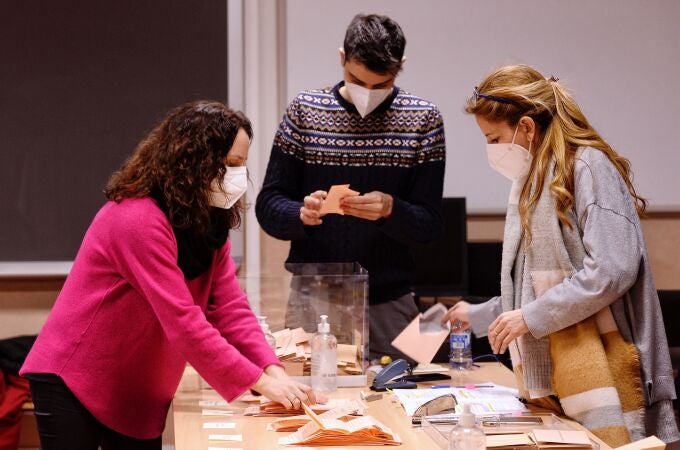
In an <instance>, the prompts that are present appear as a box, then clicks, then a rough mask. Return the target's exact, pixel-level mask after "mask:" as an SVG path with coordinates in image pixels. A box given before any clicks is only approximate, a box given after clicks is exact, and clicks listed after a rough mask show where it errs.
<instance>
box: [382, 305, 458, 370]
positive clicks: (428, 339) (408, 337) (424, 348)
mask: <svg viewBox="0 0 680 450" xmlns="http://www.w3.org/2000/svg"><path fill="white" fill-rule="evenodd" d="M444 314H446V307H445V306H444V305H442V304H441V303H437V304H435V305H434V306H432V307H431V308H430V309H428V310H427V311H425V312H424V313H422V314H420V315H418V316H416V318H415V319H413V321H412V322H411V323H410V324H409V325H408V326H407V327H406V328H405V329H404V330H403V331H402V332H401V333H400V334H399V335H398V336H397V337H396V338H395V339H394V340H393V341H392V345H393V346H394V347H395V348H397V349H398V350H400V351H402V352H403V353H404V354H405V355H407V356H409V357H411V358H413V359H414V360H416V361H417V362H419V363H421V364H429V363H430V362H432V358H434V355H435V354H436V353H437V350H439V347H441V345H442V343H443V342H444V340H445V339H446V338H447V336H448V335H449V326H448V323H447V326H442V325H441V319H442V317H443V316H444Z"/></svg>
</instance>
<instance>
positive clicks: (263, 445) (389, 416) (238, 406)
mask: <svg viewBox="0 0 680 450" xmlns="http://www.w3.org/2000/svg"><path fill="white" fill-rule="evenodd" d="M480 366H481V367H479V368H476V369H474V370H470V371H451V372H450V375H451V377H452V379H451V381H450V383H451V384H452V385H462V384H466V383H483V382H488V381H493V382H494V383H496V384H500V385H503V386H510V387H514V386H516V384H515V377H514V375H513V373H512V372H511V371H510V370H508V369H507V368H506V367H505V366H503V365H501V364H498V363H482V364H480ZM439 383H442V382H441V381H439V382H432V383H422V385H423V386H424V387H425V388H427V386H428V384H439ZM365 390H367V389H365ZM360 391H361V389H359V388H340V389H338V390H337V391H336V392H335V393H333V394H332V395H331V397H337V398H348V399H358V398H359V392H360ZM218 399H220V396H219V394H217V392H215V391H213V390H205V389H204V390H196V391H193V392H178V393H177V395H176V396H175V399H174V401H173V411H174V426H175V449H176V450H207V448H208V447H209V446H210V447H218V448H219V447H223V448H242V449H252V450H269V449H279V448H281V449H284V448H291V447H285V446H278V444H277V442H278V440H279V438H280V437H281V436H285V433H276V432H273V431H267V430H266V427H267V424H268V423H269V422H271V421H272V420H274V418H272V417H244V416H242V415H240V414H238V412H239V411H242V410H243V408H244V407H245V406H246V404H245V403H243V402H234V403H232V404H230V405H229V406H228V407H211V406H207V407H201V406H199V401H200V400H218ZM367 405H368V407H369V408H368V410H367V411H366V413H367V414H370V415H372V416H373V417H375V418H376V419H378V420H379V421H380V422H382V423H384V424H385V425H386V426H388V427H390V428H391V429H392V431H393V432H395V433H397V434H398V435H399V436H400V437H401V440H402V442H403V443H402V445H401V446H399V447H383V448H398V449H403V450H407V449H408V450H415V449H418V450H439V447H437V445H436V444H435V443H434V442H433V441H432V439H431V438H430V437H429V436H428V435H427V434H425V432H424V431H423V430H422V429H420V428H414V427H412V426H411V420H410V418H409V417H408V416H407V415H406V414H405V413H404V409H403V408H402V407H401V405H400V404H399V403H396V402H394V401H392V400H391V398H390V396H389V395H388V394H386V393H383V398H382V399H381V400H377V401H373V402H369V403H367ZM204 408H205V409H229V410H234V411H237V412H236V414H234V415H233V416H230V417H227V416H223V417H219V416H211V417H207V416H203V415H202V414H201V411H202V409H204ZM205 422H235V423H236V428H235V429H228V430H204V429H203V423H205ZM575 426H576V428H580V426H579V425H578V424H575ZM209 434H241V435H243V442H217V441H208V435H209ZM594 440H596V441H597V442H599V443H600V445H601V447H600V450H609V447H607V446H606V444H604V443H602V442H601V441H599V440H598V439H597V438H594ZM305 448H306V449H307V448H308V449H312V448H317V449H324V450H328V449H329V447H305ZM333 448H334V449H338V447H333ZM342 448H343V449H345V448H346V447H342ZM347 448H352V449H355V448H356V449H373V450H375V448H376V447H375V446H351V447H347Z"/></svg>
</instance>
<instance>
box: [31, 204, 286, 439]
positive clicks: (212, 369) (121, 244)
mask: <svg viewBox="0 0 680 450" xmlns="http://www.w3.org/2000/svg"><path fill="white" fill-rule="evenodd" d="M229 247H230V244H229V241H227V243H226V244H225V245H223V246H222V248H220V249H219V250H217V251H215V254H214V259H213V263H212V265H211V267H210V269H208V271H207V272H206V273H204V274H202V275H200V276H199V277H197V278H195V279H192V280H191V281H186V280H185V278H184V276H183V274H182V271H181V270H180V268H179V267H178V265H177V244H176V241H175V236H174V233H173V231H172V227H171V225H170V222H169V221H168V219H167V217H166V216H165V214H163V212H162V211H161V210H160V209H159V207H158V205H157V204H156V202H155V201H154V200H152V199H150V198H139V199H126V200H123V201H122V202H120V203H115V202H108V203H106V204H105V205H104V206H103V207H102V209H101V210H100V211H99V213H98V214H97V215H96V217H95V218H94V220H93V222H92V224H91V225H90V227H89V229H88V230H87V233H86V234H85V238H84V239H83V243H82V245H81V248H80V250H79V251H78V255H77V256H76V259H75V262H74V264H73V268H72V269H71V273H70V274H69V276H68V278H67V279H66V283H65V284H64V288H63V289H62V291H61V293H60V294H59V297H58V298H57V301H56V303H55V305H54V307H53V309H52V311H51V313H50V316H49V317H48V319H47V322H46V323H45V326H44V327H43V329H42V330H41V332H40V334H39V336H38V340H37V341H36V343H35V345H34V346H33V348H32V350H31V352H30V353H29V355H28V358H27V359H26V362H25V364H24V366H23V367H22V369H21V374H27V373H53V374H56V375H58V376H60V377H61V378H62V379H63V380H64V382H65V383H66V385H67V386H68V387H69V389H71V390H72V391H73V393H74V394H75V396H76V397H77V398H78V400H80V402H81V403H83V405H84V406H85V407H86V408H87V409H88V410H89V411H90V412H91V413H92V414H93V415H94V416H95V417H96V418H97V419H98V420H99V421H100V422H102V423H103V424H104V425H106V426H108V427H109V428H112V429H113V430H115V431H118V432H120V433H123V434H125V435H127V436H132V437H134V438H139V439H151V438H155V437H157V436H159V435H160V434H161V433H162V431H163V427H164V426H165V418H166V416H167V412H168V407H169V406H170V402H171V401H172V397H173V395H174V394H175V391H176V389H177V386H178V384H179V381H180V378H181V376H182V373H183V371H184V367H185V365H186V362H187V361H189V363H191V365H192V366H194V368H196V370H197V371H198V372H199V373H200V374H201V375H202V376H203V377H204V378H205V379H206V381H207V382H208V383H209V384H210V385H211V386H212V387H213V388H215V389H216V390H217V391H218V392H219V393H220V394H221V395H222V396H223V397H224V398H225V399H227V400H229V401H231V400H232V399H234V398H235V397H236V396H238V395H239V394H241V393H242V392H244V391H246V390H247V389H248V388H249V387H250V386H251V385H252V384H254V383H255V381H257V379H258V378H259V376H260V375H261V374H262V371H263V369H264V368H265V367H267V366H268V365H270V364H279V362H278V360H277V359H276V356H275V355H274V353H273V352H272V351H271V349H270V348H269V346H268V345H267V343H266V341H265V339H264V335H263V333H262V331H261V329H260V326H259V325H258V323H257V320H256V318H255V316H254V315H253V312H252V310H251V309H250V306H249V305H248V302H247V300H246V297H245V295H244V294H243V292H242V291H241V289H240V288H239V284H238V281H237V279H236V275H235V273H236V269H235V265H234V263H233V261H232V259H231V257H230V255H229Z"/></svg>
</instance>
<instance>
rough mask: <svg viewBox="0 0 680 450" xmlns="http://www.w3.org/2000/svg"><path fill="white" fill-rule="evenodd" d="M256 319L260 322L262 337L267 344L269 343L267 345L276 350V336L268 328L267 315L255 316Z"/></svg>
mask: <svg viewBox="0 0 680 450" xmlns="http://www.w3.org/2000/svg"><path fill="white" fill-rule="evenodd" d="M257 321H258V322H259V324H260V328H262V332H263V333H264V338H265V340H266V341H267V344H269V347H271V349H272V350H274V351H275V352H276V338H275V337H274V335H273V334H272V332H271V330H270V329H269V324H267V316H257Z"/></svg>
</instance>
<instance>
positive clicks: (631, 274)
mask: <svg viewBox="0 0 680 450" xmlns="http://www.w3.org/2000/svg"><path fill="white" fill-rule="evenodd" d="M466 111H467V112H468V113H470V114H473V115H474V116H475V119H476V120H477V124H478V125H479V127H480V129H481V131H482V133H483V134H484V136H485V137H486V140H487V156H488V159H489V164H490V165H491V167H492V168H494V169H495V170H497V171H498V172H500V173H501V174H502V175H504V176H505V177H507V178H508V179H510V181H511V182H512V187H511V190H510V191H511V192H510V198H509V201H508V211H507V217H506V223H505V232H504V242H503V262H502V270H501V296H500V297H495V298H492V299H491V300H489V301H488V302H486V303H483V304H479V305H471V304H468V303H467V302H459V303H458V304H456V305H455V306H454V307H453V308H451V309H450V310H449V312H448V314H447V317H446V320H449V321H451V323H452V324H453V325H454V326H457V327H462V328H471V329H472V331H473V332H474V333H475V335H477V336H487V335H488V337H489V341H490V343H491V346H492V348H493V350H494V352H496V353H502V352H504V351H505V350H506V349H508V348H509V349H510V354H511V357H512V361H513V368H514V371H515V373H516V375H517V378H518V382H519V385H520V391H521V394H522V396H523V397H525V398H526V399H527V400H528V401H529V402H535V403H537V404H542V405H546V404H552V405H553V406H554V407H555V409H556V410H557V411H558V412H560V413H565V414H566V415H568V416H570V417H572V418H573V419H575V420H577V421H578V422H580V423H581V424H583V425H584V426H585V427H587V428H588V429H589V430H591V431H592V432H593V433H595V434H596V435H598V436H599V437H600V438H602V439H603V440H604V441H605V442H607V443H608V444H610V445H612V446H618V445H621V444H624V443H626V442H629V441H631V440H637V439H639V438H642V437H644V436H645V435H651V434H655V435H657V436H658V437H660V438H661V439H663V440H665V441H666V442H672V441H675V440H678V439H680V434H678V430H677V426H676V423H675V420H674V417H673V409H672V400H673V399H674V398H675V389H674V385H673V375H672V368H671V363H670V357H669V352H668V344H667V341H666V336H665V332H664V324H663V320H662V317H661V311H660V306H659V300H658V297H657V293H656V288H655V287H654V282H653V280H652V273H651V269H650V265H649V257H648V255H647V250H646V245H645V241H644V237H643V235H642V229H641V226H640V220H639V216H640V215H642V214H644V210H645V207H646V200H645V199H643V198H642V197H640V196H639V195H638V194H637V193H636V192H635V188H634V187H633V184H632V182H631V170H630V163H629V161H628V160H627V159H626V158H624V157H622V156H621V155H619V154H618V153H617V152H616V151H615V150H614V149H612V148H611V147H610V146H609V144H607V143H606V142H605V141H604V140H603V139H602V137H601V136H600V135H599V134H598V133H597V132H596V131H595V129H593V127H592V126H591V125H590V124H589V123H588V120H587V119H586V117H585V116H584V115H583V113H582V112H581V110H580V108H579V106H578V105H577V104H576V102H575V101H574V99H573V98H572V97H571V96H570V94H569V93H568V92H567V91H566V90H565V89H564V88H563V87H562V86H561V85H560V84H559V83H558V80H557V79H556V78H554V77H550V78H545V77H544V76H543V75H541V74H540V73H539V72H538V71H536V70H535V69H533V68H531V67H528V66H523V65H517V66H506V67H502V68H500V69H498V70H496V71H495V72H493V73H492V74H490V75H489V76H488V77H486V79H484V81H482V83H481V84H480V85H479V87H478V88H475V91H474V95H473V96H472V97H471V98H470V99H469V101H468V103H467V105H466Z"/></svg>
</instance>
